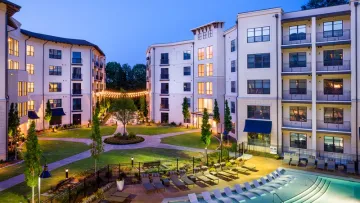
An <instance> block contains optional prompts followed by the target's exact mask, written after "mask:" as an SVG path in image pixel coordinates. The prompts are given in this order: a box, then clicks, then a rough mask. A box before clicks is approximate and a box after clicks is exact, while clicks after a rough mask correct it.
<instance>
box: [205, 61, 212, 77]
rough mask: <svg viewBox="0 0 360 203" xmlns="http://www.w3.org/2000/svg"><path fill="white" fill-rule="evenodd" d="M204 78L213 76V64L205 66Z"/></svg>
mask: <svg viewBox="0 0 360 203" xmlns="http://www.w3.org/2000/svg"><path fill="white" fill-rule="evenodd" d="M206 76H213V64H212V63H207V64H206Z"/></svg>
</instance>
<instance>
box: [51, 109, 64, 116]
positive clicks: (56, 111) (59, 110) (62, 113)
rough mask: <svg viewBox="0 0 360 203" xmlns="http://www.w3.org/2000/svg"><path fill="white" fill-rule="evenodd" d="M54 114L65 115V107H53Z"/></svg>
mask: <svg viewBox="0 0 360 203" xmlns="http://www.w3.org/2000/svg"><path fill="white" fill-rule="evenodd" d="M51 113H52V116H65V113H64V110H63V108H56V109H51Z"/></svg>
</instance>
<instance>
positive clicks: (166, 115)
mask: <svg viewBox="0 0 360 203" xmlns="http://www.w3.org/2000/svg"><path fill="white" fill-rule="evenodd" d="M161 123H169V113H161Z"/></svg>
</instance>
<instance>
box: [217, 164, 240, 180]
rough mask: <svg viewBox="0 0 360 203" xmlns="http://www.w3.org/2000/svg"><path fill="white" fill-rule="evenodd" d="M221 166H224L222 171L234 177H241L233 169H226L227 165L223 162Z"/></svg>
mask: <svg viewBox="0 0 360 203" xmlns="http://www.w3.org/2000/svg"><path fill="white" fill-rule="evenodd" d="M220 165H221V166H222V170H223V171H224V172H225V173H228V174H229V175H231V176H233V177H235V176H236V177H239V174H238V173H237V172H235V171H233V170H231V169H229V168H228V167H226V163H225V162H221V163H220Z"/></svg>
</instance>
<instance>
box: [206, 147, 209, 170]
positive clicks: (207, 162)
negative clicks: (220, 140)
mask: <svg viewBox="0 0 360 203" xmlns="http://www.w3.org/2000/svg"><path fill="white" fill-rule="evenodd" d="M205 156H206V166H209V159H208V153H207V147H205Z"/></svg>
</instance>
